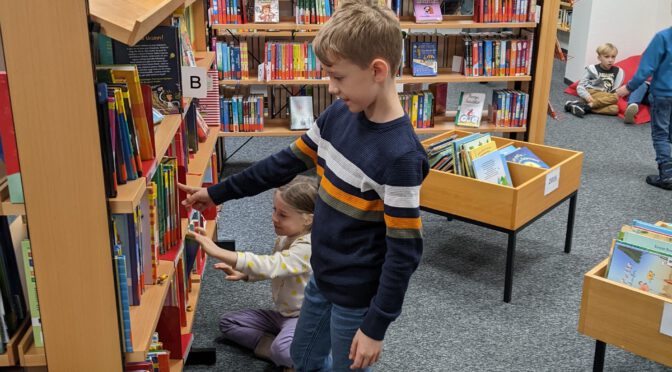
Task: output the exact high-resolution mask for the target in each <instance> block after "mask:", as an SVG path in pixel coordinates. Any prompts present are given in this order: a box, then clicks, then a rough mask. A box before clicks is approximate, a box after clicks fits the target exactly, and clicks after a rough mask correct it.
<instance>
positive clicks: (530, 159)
mask: <svg viewBox="0 0 672 372" xmlns="http://www.w3.org/2000/svg"><path fill="white" fill-rule="evenodd" d="M506 161H510V162H512V163H518V164H522V165H527V166H530V167H536V168H544V169H548V168H549V167H548V165H547V164H546V163H544V161H543V160H541V159H539V157H538V156H537V155H536V154H535V153H533V152H532V151H530V149H528V148H527V147H521V148H519V149H517V150H516V151H514V152H512V153H510V154H508V155H506Z"/></svg>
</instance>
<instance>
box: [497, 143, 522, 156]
mask: <svg viewBox="0 0 672 372" xmlns="http://www.w3.org/2000/svg"><path fill="white" fill-rule="evenodd" d="M516 150H518V148H517V147H516V146H514V145H508V146H506V147H502V148H501V149H499V153H500V154H502V155H504V156H506V155H509V154H510V153H512V152H514V151H516Z"/></svg>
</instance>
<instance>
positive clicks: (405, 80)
mask: <svg viewBox="0 0 672 372" xmlns="http://www.w3.org/2000/svg"><path fill="white" fill-rule="evenodd" d="M530 80H532V77H531V76H530V75H521V76H464V75H462V74H460V73H457V72H442V73H439V74H438V75H436V76H410V75H408V76H407V75H405V76H402V77H400V78H397V83H398V84H421V83H429V84H431V83H480V82H493V81H502V82H509V81H530ZM219 84H220V85H328V84H329V80H328V79H293V80H269V81H259V80H258V79H256V78H252V79H247V80H220V81H219Z"/></svg>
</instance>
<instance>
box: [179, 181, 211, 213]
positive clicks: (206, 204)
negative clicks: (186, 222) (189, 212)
mask: <svg viewBox="0 0 672 372" xmlns="http://www.w3.org/2000/svg"><path fill="white" fill-rule="evenodd" d="M177 187H178V188H179V189H180V190H182V191H184V192H186V193H187V197H186V199H184V200H182V205H184V206H185V207H192V208H194V209H196V210H197V211H199V212H203V211H204V210H206V209H208V208H210V207H214V206H215V203H214V202H213V201H212V199H210V195H209V194H208V190H207V189H206V188H205V187H189V186H187V185H183V184H181V183H178V184H177Z"/></svg>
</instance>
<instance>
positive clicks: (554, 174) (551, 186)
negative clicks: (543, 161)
mask: <svg viewBox="0 0 672 372" xmlns="http://www.w3.org/2000/svg"><path fill="white" fill-rule="evenodd" d="M558 186H560V168H555V169H553V170H552V171H550V172H548V174H546V184H545V185H544V196H546V195H548V194H550V193H552V192H553V191H555V190H556V189H557V188H558Z"/></svg>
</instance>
